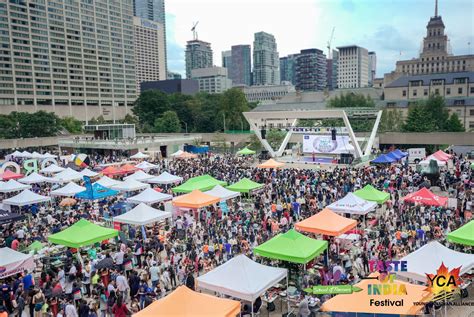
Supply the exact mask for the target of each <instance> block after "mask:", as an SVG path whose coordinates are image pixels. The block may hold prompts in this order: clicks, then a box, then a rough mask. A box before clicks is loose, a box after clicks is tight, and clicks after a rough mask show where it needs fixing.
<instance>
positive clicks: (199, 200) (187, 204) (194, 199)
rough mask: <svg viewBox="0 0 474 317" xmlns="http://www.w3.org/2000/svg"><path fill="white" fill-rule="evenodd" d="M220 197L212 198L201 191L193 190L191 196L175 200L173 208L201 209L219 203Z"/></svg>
mask: <svg viewBox="0 0 474 317" xmlns="http://www.w3.org/2000/svg"><path fill="white" fill-rule="evenodd" d="M219 201H220V198H219V197H215V196H211V195H208V194H205V193H203V192H201V191H200V190H193V191H192V192H190V193H189V194H185V195H181V196H178V197H175V198H173V206H176V207H183V208H192V209H199V208H202V207H206V206H210V205H212V204H215V203H218V202H219Z"/></svg>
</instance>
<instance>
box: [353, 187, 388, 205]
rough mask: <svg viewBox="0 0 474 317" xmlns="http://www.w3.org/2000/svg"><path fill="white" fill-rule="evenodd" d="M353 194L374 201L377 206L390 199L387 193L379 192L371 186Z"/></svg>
mask: <svg viewBox="0 0 474 317" xmlns="http://www.w3.org/2000/svg"><path fill="white" fill-rule="evenodd" d="M354 194H355V195H356V196H358V197H360V198H362V199H365V200H368V201H375V202H376V203H378V204H383V203H384V202H386V201H387V200H389V199H390V194H389V193H386V192H383V191H380V190H378V189H376V188H374V187H373V186H372V185H366V186H365V187H364V188H362V189H359V190H357V191H355V192H354Z"/></svg>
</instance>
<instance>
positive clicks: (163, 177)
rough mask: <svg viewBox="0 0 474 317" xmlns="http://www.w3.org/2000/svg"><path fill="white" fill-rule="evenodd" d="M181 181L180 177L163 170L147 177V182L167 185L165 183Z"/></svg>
mask: <svg viewBox="0 0 474 317" xmlns="http://www.w3.org/2000/svg"><path fill="white" fill-rule="evenodd" d="M182 181H183V178H182V177H179V176H175V175H171V174H170V173H168V172H163V173H161V174H160V175H158V176H155V177H153V178H150V179H148V180H147V183H150V184H161V185H167V184H176V183H180V182H182Z"/></svg>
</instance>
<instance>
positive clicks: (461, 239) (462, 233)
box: [448, 220, 474, 246]
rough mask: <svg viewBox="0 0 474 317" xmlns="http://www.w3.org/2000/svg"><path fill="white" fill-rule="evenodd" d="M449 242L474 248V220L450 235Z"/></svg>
mask: <svg viewBox="0 0 474 317" xmlns="http://www.w3.org/2000/svg"><path fill="white" fill-rule="evenodd" d="M448 241H450V242H454V243H459V244H464V245H470V246H474V220H471V221H470V222H469V223H466V224H465V225H464V226H462V227H461V228H458V229H457V230H454V231H453V232H450V233H448Z"/></svg>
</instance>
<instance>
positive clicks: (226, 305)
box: [134, 286, 240, 317]
mask: <svg viewBox="0 0 474 317" xmlns="http://www.w3.org/2000/svg"><path fill="white" fill-rule="evenodd" d="M239 313H240V302H238V301H235V300H230V299H224V298H218V297H215V296H211V295H208V294H203V293H198V292H194V291H192V290H190V289H189V288H187V287H186V286H178V287H177V288H176V289H175V290H174V291H173V292H172V293H170V294H169V295H167V296H166V297H164V298H161V299H159V300H157V301H154V302H153V303H151V304H150V305H149V306H147V307H146V308H145V309H143V310H141V311H139V312H138V313H136V314H134V317H169V316H180V317H196V316H212V317H236V316H238V315H239Z"/></svg>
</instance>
